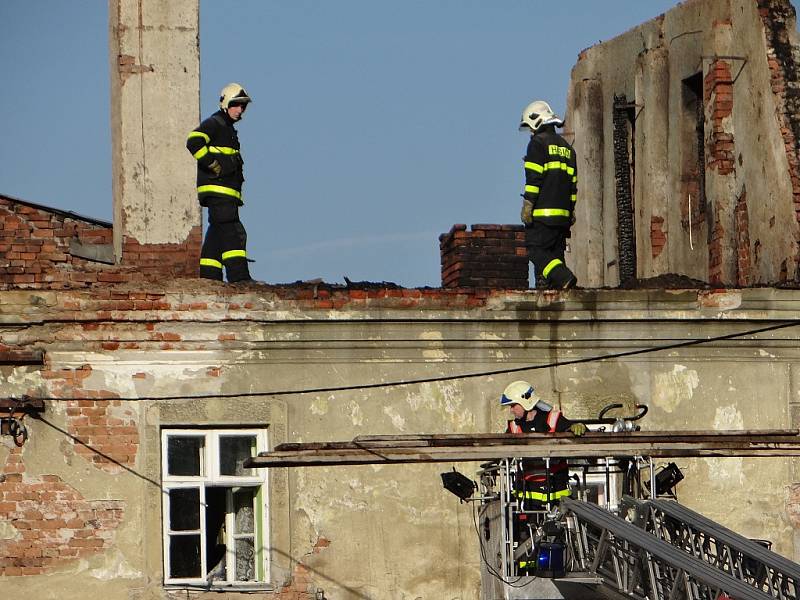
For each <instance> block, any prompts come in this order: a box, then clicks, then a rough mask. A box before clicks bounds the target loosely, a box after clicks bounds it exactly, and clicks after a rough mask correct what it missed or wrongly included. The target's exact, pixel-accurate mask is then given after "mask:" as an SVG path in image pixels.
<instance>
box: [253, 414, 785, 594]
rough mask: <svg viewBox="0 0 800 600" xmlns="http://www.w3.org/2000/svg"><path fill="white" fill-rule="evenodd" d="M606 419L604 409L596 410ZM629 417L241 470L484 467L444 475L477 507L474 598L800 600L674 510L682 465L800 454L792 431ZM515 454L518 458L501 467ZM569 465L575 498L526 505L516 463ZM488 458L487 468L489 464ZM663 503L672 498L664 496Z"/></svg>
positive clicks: (331, 445) (311, 452) (326, 451)
mask: <svg viewBox="0 0 800 600" xmlns="http://www.w3.org/2000/svg"><path fill="white" fill-rule="evenodd" d="M604 410H605V409H604ZM643 414H644V413H641V414H640V415H638V416H637V417H630V418H623V419H610V418H608V417H606V416H605V415H604V414H601V415H600V417H599V418H598V419H597V420H595V423H594V425H597V424H598V423H600V424H601V425H600V428H603V427H605V425H608V427H607V429H608V431H597V429H598V427H595V428H594V429H595V430H594V431H590V432H588V433H587V434H586V435H584V436H583V437H582V438H575V437H572V436H571V435H569V434H524V435H522V436H518V435H508V434H472V435H465V434H450V435H448V434H436V435H399V436H359V437H357V438H355V439H353V440H352V441H350V442H317V443H287V444H281V445H279V446H277V447H276V448H275V449H274V450H273V451H270V452H265V453H261V454H260V455H258V456H256V457H253V458H251V459H250V460H249V461H248V462H247V463H246V464H245V466H246V467H251V468H260V467H297V466H315V465H326V466H332V465H366V464H405V463H431V462H442V463H444V462H450V463H452V462H467V461H473V462H482V464H481V467H480V470H479V471H478V472H477V479H478V483H476V482H475V481H473V480H472V479H470V478H468V477H466V476H464V475H462V474H460V473H456V472H454V471H448V472H445V473H442V481H443V484H444V486H445V488H447V489H448V490H449V491H451V492H453V493H455V494H456V495H457V496H458V497H459V498H460V499H461V500H462V501H465V502H470V503H472V504H473V507H474V508H475V520H476V530H477V533H478V538H479V547H480V561H481V600H585V599H589V598H592V599H595V598H600V597H605V598H610V599H612V600H615V599H616V600H619V599H622V598H626V599H635V600H677V599H684V598H685V599H689V600H767V599H780V600H800V598H798V587H799V586H800V583H798V582H800V566H799V565H797V564H796V563H794V562H792V561H790V560H788V559H786V558H784V557H782V556H780V555H778V554H776V553H774V552H772V551H771V550H770V549H769V543H768V542H765V541H764V540H750V539H748V538H745V537H742V536H741V535H739V534H737V533H735V532H733V531H731V530H729V529H727V528H725V527H723V526H721V525H720V524H718V523H715V522H714V521H712V520H710V519H708V518H706V517H704V516H702V515H700V514H699V513H697V512H694V511H692V510H690V509H689V508H687V507H685V506H683V505H681V504H679V503H678V502H677V501H676V499H675V498H676V497H675V493H674V489H675V486H676V485H677V484H678V482H679V481H680V480H681V479H682V474H681V473H680V470H679V469H677V467H676V466H675V464H674V463H668V464H666V465H663V464H660V463H658V462H657V460H658V459H671V458H676V457H706V456H713V457H725V456H783V457H786V456H800V435H799V433H800V432H798V431H796V430H762V431H728V432H720V431H714V432H697V431H685V432H643V431H639V430H638V429H639V428H638V427H636V426H634V425H632V421H634V420H636V419H637V418H640V417H641V416H642V415H643ZM509 457H515V458H509ZM532 458H535V459H538V460H542V461H545V463H547V462H548V461H550V460H566V461H568V465H569V469H570V474H571V483H570V487H571V488H572V494H571V495H570V497H568V498H562V499H561V500H560V501H558V502H552V503H547V504H544V505H539V506H534V507H531V506H528V505H526V501H525V499H524V495H523V498H520V497H519V494H516V493H515V490H516V489H517V486H518V481H519V480H518V477H517V476H518V473H519V472H520V471H521V470H522V468H523V461H524V460H526V459H527V460H529V459H532ZM487 461H488V462H487ZM670 498H671V499H670Z"/></svg>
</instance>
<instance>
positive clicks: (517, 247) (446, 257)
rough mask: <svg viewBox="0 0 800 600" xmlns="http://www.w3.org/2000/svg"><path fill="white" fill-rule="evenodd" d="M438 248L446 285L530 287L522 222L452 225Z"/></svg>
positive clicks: (457, 286)
mask: <svg viewBox="0 0 800 600" xmlns="http://www.w3.org/2000/svg"><path fill="white" fill-rule="evenodd" d="M439 251H440V256H441V273H442V287H443V288H493V289H528V253H527V250H526V248H525V228H524V227H523V226H522V225H491V224H478V225H472V226H471V227H470V228H469V229H468V228H467V226H466V225H464V224H457V225H453V227H452V228H451V229H450V231H449V232H448V233H444V234H442V235H440V236H439Z"/></svg>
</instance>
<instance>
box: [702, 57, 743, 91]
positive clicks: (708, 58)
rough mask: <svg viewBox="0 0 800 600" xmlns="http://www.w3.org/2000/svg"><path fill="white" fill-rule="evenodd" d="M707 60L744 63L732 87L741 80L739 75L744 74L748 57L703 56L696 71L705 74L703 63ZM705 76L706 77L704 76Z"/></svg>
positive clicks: (732, 80)
mask: <svg viewBox="0 0 800 600" xmlns="http://www.w3.org/2000/svg"><path fill="white" fill-rule="evenodd" d="M706 60H740V61H742V66H740V67H739V70H738V71H737V72H736V75H735V76H734V77H733V78H732V79H731V85H733V84H734V83H736V80H737V79H739V75H741V74H742V71H743V70H744V66H745V65H746V64H747V57H746V56H735V55H731V54H711V55H703V56H701V57H700V62H699V63H697V68H696V69H695V71H700V72H701V73H702V72H703V62H704V61H706ZM704 76H705V75H704Z"/></svg>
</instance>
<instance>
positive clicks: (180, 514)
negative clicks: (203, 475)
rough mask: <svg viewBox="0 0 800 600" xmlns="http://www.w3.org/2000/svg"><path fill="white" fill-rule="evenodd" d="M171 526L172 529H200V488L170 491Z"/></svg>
mask: <svg viewBox="0 0 800 600" xmlns="http://www.w3.org/2000/svg"><path fill="white" fill-rule="evenodd" d="M169 528H170V530H171V531H196V530H198V529H200V489H199V488H186V489H180V488H179V489H174V490H170V491H169Z"/></svg>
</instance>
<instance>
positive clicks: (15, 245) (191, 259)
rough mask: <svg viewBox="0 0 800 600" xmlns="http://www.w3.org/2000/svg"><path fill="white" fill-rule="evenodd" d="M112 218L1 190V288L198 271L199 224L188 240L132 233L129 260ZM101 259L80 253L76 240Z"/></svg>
mask: <svg viewBox="0 0 800 600" xmlns="http://www.w3.org/2000/svg"><path fill="white" fill-rule="evenodd" d="M112 236H113V231H112V227H111V224H110V223H105V222H103V221H99V220H95V219H90V218H87V217H80V216H78V215H73V214H71V213H68V212H65V211H61V210H56V209H49V208H47V207H44V206H39V205H36V204H33V203H28V202H24V201H21V200H17V199H14V198H9V197H6V196H0V289H9V288H11V287H19V288H27V289H34V288H70V287H84V286H89V285H92V284H94V283H116V282H124V281H142V280H146V279H154V278H161V277H170V276H196V275H197V270H198V264H199V257H200V244H201V242H202V232H201V230H200V227H199V226H198V227H196V228H194V230H193V231H192V233H191V235H190V236H189V239H187V240H186V242H185V243H184V244H149V245H144V246H143V245H140V244H139V243H138V242H136V240H132V239H126V240H125V243H124V248H123V262H122V264H119V265H114V264H104V262H100V261H101V260H103V261H106V262H107V261H109V260H110V261H113V256H111V254H110V252H111V251H110V245H111V243H112ZM75 244H77V245H79V246H81V247H82V248H83V250H84V251H88V253H89V254H93V253H97V254H98V255H101V254H105V257H104V258H100V259H99V260H90V259H87V258H83V257H81V256H77V255H76V254H74V253H73V251H72V250H71V245H75Z"/></svg>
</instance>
